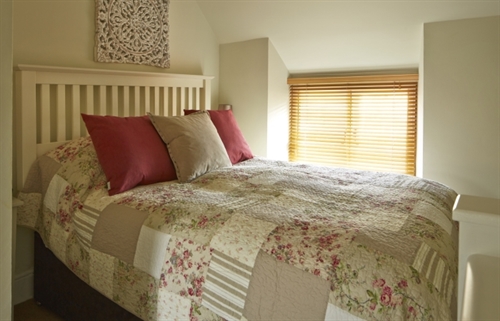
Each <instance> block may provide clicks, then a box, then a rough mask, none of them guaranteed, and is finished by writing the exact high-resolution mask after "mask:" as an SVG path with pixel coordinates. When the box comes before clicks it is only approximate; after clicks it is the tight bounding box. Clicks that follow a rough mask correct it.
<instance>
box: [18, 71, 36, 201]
mask: <svg viewBox="0 0 500 321" xmlns="http://www.w3.org/2000/svg"><path fill="white" fill-rule="evenodd" d="M15 86H16V87H15V94H14V108H15V112H14V117H15V123H14V128H15V130H14V133H13V134H14V150H15V151H14V153H13V154H14V162H13V168H14V172H15V173H16V175H15V179H14V182H13V188H14V191H16V192H17V191H18V190H19V189H20V188H21V186H23V185H24V181H25V180H26V177H27V176H28V171H29V169H30V167H31V164H33V162H34V161H35V160H36V157H37V154H36V150H37V148H36V143H37V137H36V136H37V133H36V128H37V126H36V125H37V123H36V72H34V71H25V72H21V71H16V72H15Z"/></svg>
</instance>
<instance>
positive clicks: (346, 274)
mask: <svg viewBox="0 0 500 321" xmlns="http://www.w3.org/2000/svg"><path fill="white" fill-rule="evenodd" d="M15 84H16V93H15V108H16V111H15V121H16V133H15V135H16V136H15V139H16V143H15V146H16V152H15V157H16V158H15V164H16V168H15V170H16V175H17V176H16V184H17V188H18V189H19V191H20V192H19V194H18V197H19V198H20V199H21V200H23V201H24V205H23V206H22V208H20V209H19V210H18V224H20V225H23V226H27V227H30V228H32V229H33V230H34V231H36V233H37V237H36V246H35V249H36V254H35V261H36V263H35V299H36V300H37V301H39V302H40V303H41V304H44V305H46V306H48V307H49V308H51V309H53V310H55V311H56V312H57V313H59V314H61V316H63V317H64V318H65V319H67V320H89V319H95V320H113V319H114V320H167V319H168V320H188V319H189V320H293V319H295V320H403V319H408V320H450V319H456V293H457V261H458V254H457V233H458V230H457V228H458V227H457V225H456V224H455V223H454V222H453V221H452V219H451V211H452V207H453V204H454V201H455V198H456V196H457V195H456V193H455V192H454V191H453V190H452V189H450V188H449V187H447V186H444V185H442V184H440V183H438V182H435V181H431V180H426V179H421V178H416V177H412V176H406V175H396V174H390V173H380V172H367V171H356V170H348V169H342V168H327V167H320V166H312V165H307V164H299V163H289V162H284V161H276V160H269V159H265V158H261V157H258V156H254V155H251V154H249V150H248V146H246V145H244V143H245V142H244V138H243V137H241V132H237V131H238V130H239V129H238V128H237V124H236V123H235V120H234V118H233V117H232V113H231V112H227V111H224V112H225V113H222V112H221V113H220V114H219V113H218V111H215V110H212V109H211V108H210V107H211V97H210V92H211V89H210V77H205V76H193V75H174V74H156V73H134V72H116V71H103V70H86V69H74V68H73V69H68V68H55V67H41V66H18V70H17V71H16V83H15ZM184 110H190V112H189V113H191V112H192V114H191V115H186V116H184V115H183V114H184V113H186V114H188V112H184ZM82 114H83V115H82ZM102 115H109V116H111V117H113V116H114V118H111V119H112V121H113V122H115V121H116V122H117V123H113V122H112V124H116V126H114V125H113V126H108V127H105V128H106V129H109V128H110V127H112V128H121V127H120V126H121V125H120V124H122V122H123V121H124V119H132V118H133V120H134V122H137V124H139V123H140V124H141V125H140V126H143V125H144V124H145V122H147V123H148V124H150V125H151V128H154V130H156V133H157V135H158V137H160V138H161V139H160V141H161V142H162V143H163V145H162V146H164V148H165V150H166V151H167V153H168V154H169V157H170V158H171V161H172V162H171V164H170V165H169V166H173V167H172V168H173V169H174V170H175V174H176V177H175V178H174V179H168V180H165V179H164V178H163V179H159V180H156V181H151V180H149V181H148V180H145V181H142V183H139V184H138V185H135V186H134V184H132V186H128V187H126V188H124V189H123V190H120V189H119V188H118V189H117V188H116V186H117V185H116V184H115V183H114V182H115V180H114V179H112V178H110V177H111V176H108V171H112V170H115V169H116V167H120V166H121V165H120V166H118V165H117V164H121V163H122V161H123V162H124V160H123V159H128V158H134V157H132V156H131V155H132V153H130V155H129V154H127V153H121V154H120V157H118V158H116V157H115V158H112V156H109V157H111V158H104V157H102V155H103V153H104V152H110V149H112V147H110V146H109V145H106V144H105V143H106V142H108V141H109V135H108V137H107V138H108V139H104V138H103V137H102V136H101V138H100V139H99V138H96V137H97V136H96V135H95V130H97V129H96V128H102V126H101V127H99V126H98V124H97V125H96V123H94V124H91V123H92V122H93V121H95V122H98V121H100V120H102V119H104V118H101V117H104V116H102ZM145 115H146V116H145ZM109 116H108V118H106V119H109ZM226 116H228V117H226ZM229 116H231V117H229ZM218 117H219V118H218ZM217 119H219V120H220V121H221V122H220V123H219V124H218V123H217ZM228 123H231V126H229V127H228V126H227V124H228ZM131 124H132V123H127V126H128V127H131V126H132V125H131ZM93 125H95V126H94V127H93ZM150 125H148V126H150ZM133 126H135V125H133ZM137 126H139V125H137ZM128 127H123V128H125V129H120V131H119V132H118V133H122V132H126V128H128ZM141 128H142V127H141ZM147 128H150V127H147ZM228 128H229V132H228ZM148 130H149V129H148ZM214 130H215V132H214ZM224 130H225V132H224ZM179 131H180V132H179ZM89 132H90V136H91V137H89ZM179 133H182V135H181V134H179ZM214 133H215V134H214ZM235 133H236V134H235ZM150 134H151V133H150ZM224 135H227V137H229V138H228V139H229V140H230V141H231V143H235V140H236V145H237V147H239V149H238V148H236V149H231V148H230V147H229V145H228V144H229V143H227V141H226V140H224ZM136 136H137V135H136ZM141 136H142V135H141ZM153 136H154V135H153ZM236 136H237V138H238V139H235V138H234V137H236ZM151 137H152V136H151ZM179 137H183V138H182V139H180V138H179ZM186 137H187V138H186ZM194 137H195V138H194ZM135 138H137V137H133V136H132V137H130V140H133V139H135ZM127 139H128V138H127ZM155 139H156V138H155ZM178 139H180V140H178ZM183 139H187V140H183ZM152 140H153V139H148V140H147V142H145V143H144V144H143V143H137V142H136V143H135V144H134V148H135V147H136V146H137V145H140V146H142V145H147V143H150V142H151V141H152ZM120 142H123V139H122V140H121V141H120V140H117V141H116V142H115V143H114V145H119V143H120ZM101 144H104V145H101ZM221 144H222V145H221ZM242 144H243V145H242ZM103 146H105V147H103ZM155 146H158V144H157V145H155ZM207 146H208V147H207ZM221 146H222V147H221ZM128 147H130V146H128ZM142 147H144V146H142ZM219 152H220V153H219ZM158 153H160V152H159V151H156V154H154V155H156V156H157V155H159V154H158ZM161 153H163V151H161ZM235 153H236V154H237V157H233V156H234V155H235ZM238 153H239V154H238ZM139 154H141V155H142V152H141V153H138V154H137V155H139ZM133 155H135V154H133ZM162 155H163V154H162ZM115 156H116V155H115ZM156 156H155V157H152V159H153V160H157V159H161V158H160V157H156ZM149 161H151V159H149ZM193 162H194V163H196V164H194V165H193V164H192V163H193ZM143 163H144V162H142V161H141V163H139V164H137V163H136V164H135V165H133V166H134V168H136V167H137V168H139V167H141V166H142V165H141V164H143ZM113 164H115V166H113ZM200 164H201V165H200ZM129 167H130V166H129ZM152 167H154V168H158V167H160V166H157V165H155V166H149V167H148V166H146V167H145V168H146V169H144V170H145V171H148V170H150V169H151V168H152ZM141 168H142V167H141ZM148 173H149V172H148ZM145 176H147V175H145ZM116 177H118V178H120V177H122V176H120V175H117V176H116ZM116 177H115V178H116ZM121 183H123V182H121ZM118 185H120V184H118ZM120 186H121V185H120Z"/></svg>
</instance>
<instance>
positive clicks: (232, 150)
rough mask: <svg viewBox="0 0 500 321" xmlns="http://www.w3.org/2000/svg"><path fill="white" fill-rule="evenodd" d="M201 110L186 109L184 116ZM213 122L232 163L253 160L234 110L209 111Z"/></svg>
mask: <svg viewBox="0 0 500 321" xmlns="http://www.w3.org/2000/svg"><path fill="white" fill-rule="evenodd" d="M197 111H199V110H194V109H185V110H184V115H189V114H192V113H195V112H197ZM208 113H209V115H210V118H211V119H212V122H213V123H214V125H215V128H217V132H218V133H219V136H220V139H221V140H222V143H223V144H224V147H226V151H227V154H228V155H229V159H230V160H231V163H232V164H233V165H234V164H236V163H239V162H242V161H244V160H247V159H250V158H253V154H252V151H251V150H250V146H248V143H247V141H246V140H245V137H243V134H242V133H241V130H240V127H239V126H238V123H237V122H236V119H235V118H234V115H233V111H232V110H209V111H208Z"/></svg>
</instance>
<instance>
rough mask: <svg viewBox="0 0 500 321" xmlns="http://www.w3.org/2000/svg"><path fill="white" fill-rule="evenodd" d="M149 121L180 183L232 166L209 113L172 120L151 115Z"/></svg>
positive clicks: (175, 117)
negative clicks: (164, 147) (161, 142)
mask: <svg viewBox="0 0 500 321" xmlns="http://www.w3.org/2000/svg"><path fill="white" fill-rule="evenodd" d="M149 118H150V119H151V122H152V123H153V125H154V126H155V128H156V130H157V131H158V134H160V137H161V138H162V139H163V141H164V142H165V144H166V145H167V148H168V152H169V154H170V158H171V159H172V161H173V163H174V166H175V170H176V172H177V179H178V180H179V181H180V182H183V183H184V182H189V181H192V180H193V179H195V178H196V177H198V176H201V175H203V174H205V173H208V172H210V171H212V170H214V169H217V168H221V167H229V166H232V164H231V161H230V160H229V156H228V155H227V152H226V149H225V148H224V144H223V143H222V140H221V139H220V137H219V134H218V133H217V129H216V128H215V126H214V124H213V123H212V121H211V120H210V116H209V115H208V112H200V113H196V114H192V115H189V116H173V117H164V116H156V115H152V114H149Z"/></svg>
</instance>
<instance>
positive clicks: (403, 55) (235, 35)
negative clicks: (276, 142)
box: [197, 0, 500, 74]
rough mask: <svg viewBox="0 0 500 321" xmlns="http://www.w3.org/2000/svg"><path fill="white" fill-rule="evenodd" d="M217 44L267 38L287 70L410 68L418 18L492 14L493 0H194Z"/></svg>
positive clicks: (418, 49)
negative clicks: (210, 27)
mask: <svg viewBox="0 0 500 321" xmlns="http://www.w3.org/2000/svg"><path fill="white" fill-rule="evenodd" d="M197 1H198V4H199V6H200V8H201V10H202V12H203V14H204V15H205V17H206V19H207V20H208V22H209V24H210V25H211V26H212V28H213V31H214V33H215V35H216V37H217V38H218V39H219V42H220V43H221V44H225V43H231V42H237V41H245V40H250V39H256V38H269V39H270V40H271V42H272V43H273V45H274V47H275V48H276V50H277V51H278V52H279V54H280V55H281V58H282V59H283V61H284V63H285V65H286V66H287V68H288V70H289V71H290V73H291V74H308V73H309V74H310V73H325V72H330V73H331V72H347V71H367V70H390V69H415V68H417V67H418V64H419V61H420V56H421V53H422V37H423V24H424V23H426V22H436V21H446V20H455V19H465V18H477V17H485V16H492V15H500V1H499V0H494V1H480V0H474V1H458V0H446V1H442V0H431V1H423V0H399V1H398V0H392V1H374V0H372V1H357V0H351V1H336V0H329V1H328V0H326V1H314V0H302V1H295V0H281V1H280V0H275V1H272V0H268V1H258V0H253V1H246V0H219V1H216V0H197Z"/></svg>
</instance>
